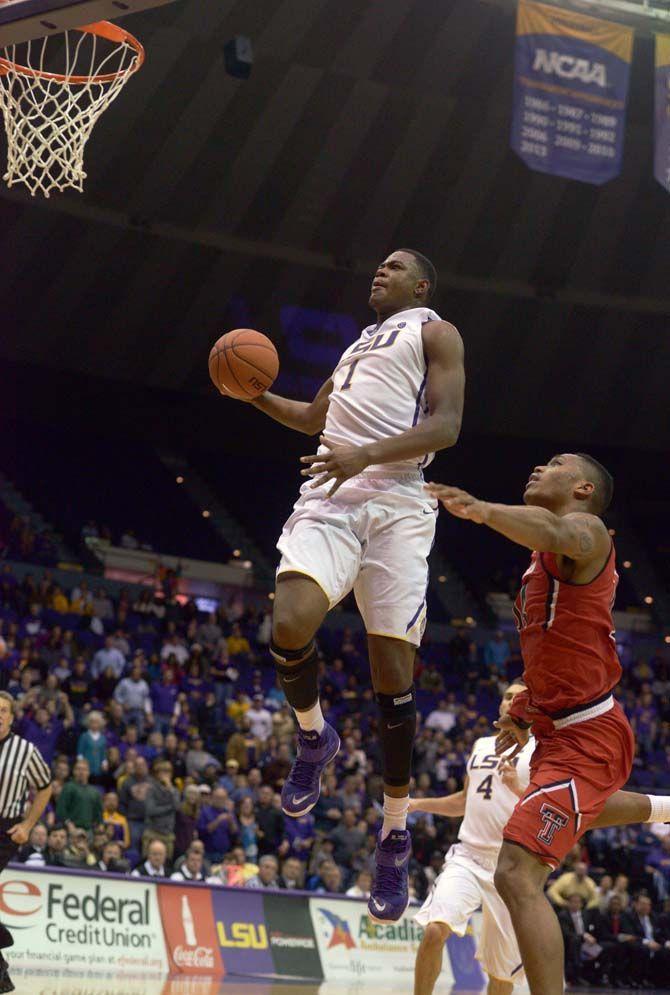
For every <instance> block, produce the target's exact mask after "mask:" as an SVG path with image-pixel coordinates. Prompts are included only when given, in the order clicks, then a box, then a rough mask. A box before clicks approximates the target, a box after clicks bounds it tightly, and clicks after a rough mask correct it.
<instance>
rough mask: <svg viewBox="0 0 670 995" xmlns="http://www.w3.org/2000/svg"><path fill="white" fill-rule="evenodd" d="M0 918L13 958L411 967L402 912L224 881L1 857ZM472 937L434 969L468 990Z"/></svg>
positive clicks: (301, 972) (111, 964) (307, 972)
mask: <svg viewBox="0 0 670 995" xmlns="http://www.w3.org/2000/svg"><path fill="white" fill-rule="evenodd" d="M0 921H2V922H3V923H5V925H7V926H8V927H9V929H10V930H11V931H12V935H13V937H14V946H13V947H12V948H11V950H10V951H9V955H10V957H11V963H12V966H13V967H14V966H15V965H16V966H17V967H21V966H23V967H25V968H26V969H28V968H30V969H41V968H48V969H49V970H53V971H54V973H62V972H63V971H72V972H73V973H74V972H81V971H87V972H90V973H96V972H99V973H100V974H108V973H110V972H113V973H121V974H124V973H127V974H128V976H133V977H138V976H140V977H141V976H144V975H146V976H152V977H157V976H160V975H168V974H169V975H172V976H175V975H180V974H181V975H187V976H189V977H198V976H200V977H203V978H205V977H213V978H223V977H225V976H226V975H243V976H247V977H256V978H273V979H274V978H280V979H312V980H315V981H323V980H326V981H331V980H332V981H338V980H341V981H351V980H352V979H366V978H369V979H370V980H374V979H380V980H381V979H389V980H391V979H395V980H402V979H404V978H407V979H408V980H409V978H410V977H411V974H412V971H413V968H414V957H415V954H416V951H417V948H418V945H419V942H420V940H421V936H422V935H423V934H422V930H421V928H420V927H419V926H417V924H416V923H415V922H414V920H413V917H412V910H411V909H410V910H408V914H407V915H405V916H404V918H403V919H401V920H400V921H399V922H398V923H397V924H395V925H388V926H380V925H378V924H376V923H374V922H373V921H372V920H371V919H370V918H369V916H368V915H367V907H366V903H365V902H364V901H360V900H356V899H348V898H340V897H338V896H335V895H314V894H311V893H308V892H293V891H264V890H255V889H243V888H224V887H217V886H208V885H203V884H183V883H181V882H176V881H162V880H158V881H156V880H151V879H149V878H128V877H123V876H121V875H117V874H105V875H101V874H96V873H93V872H89V871H66V870H56V869H53V870H43V869H39V868H31V867H27V866H26V865H24V864H12V865H10V866H9V867H8V868H7V869H6V870H5V871H4V872H3V873H2V874H1V875H0ZM474 949H475V944H474V937H473V935H472V934H471V933H470V934H468V935H466V936H465V937H464V938H463V939H459V938H458V937H451V938H450V940H449V942H448V944H447V951H448V956H445V958H444V967H443V974H444V980H445V981H446V982H447V983H451V984H456V985H457V986H458V987H462V988H469V989H470V990H471V991H473V990H477V989H479V988H481V987H483V984H484V979H483V976H482V974H481V971H480V968H479V965H478V964H477V962H476V961H475V960H474Z"/></svg>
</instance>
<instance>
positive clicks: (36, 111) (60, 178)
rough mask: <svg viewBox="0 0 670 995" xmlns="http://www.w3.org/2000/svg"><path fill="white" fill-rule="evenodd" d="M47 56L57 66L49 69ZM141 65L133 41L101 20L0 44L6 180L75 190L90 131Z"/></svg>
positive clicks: (81, 186) (141, 50)
mask: <svg viewBox="0 0 670 995" xmlns="http://www.w3.org/2000/svg"><path fill="white" fill-rule="evenodd" d="M59 41H60V42H61V44H62V49H61V50H59V49H58V42H59ZM54 48H56V52H54ZM54 57H55V58H57V59H58V62H59V66H58V67H57V68H60V69H61V70H64V71H62V72H53V71H52V69H53V68H56V67H53V66H52V65H51V62H50V61H48V60H53V59H54ZM143 63H144V48H143V47H142V45H141V44H140V42H139V41H138V40H137V39H136V38H134V37H133V35H131V34H129V33H128V32H127V31H124V30H123V28H120V27H118V26H117V25H116V24H111V23H110V22H108V21H99V22H98V23H97V24H87V25H86V26H85V27H82V28H76V29H74V30H71V31H66V32H64V33H63V34H62V35H58V36H57V38H54V37H51V38H42V39H40V40H39V41H32V42H31V41H27V42H23V43H22V44H20V45H19V44H17V45H11V46H7V47H6V48H4V49H3V48H0V109H1V110H2V112H3V115H4V119H5V131H6V133H7V145H8V154H7V172H6V173H5V176H4V179H5V181H6V183H7V185H8V186H10V187H11V186H13V185H14V184H15V183H23V184H25V186H27V187H28V189H29V190H30V192H31V194H32V195H33V196H35V194H36V193H37V192H38V191H39V192H41V193H42V194H44V196H45V197H48V196H49V194H50V193H51V191H52V190H59V191H62V190H66V189H68V188H72V189H74V190H78V191H79V192H80V193H81V192H82V191H83V189H84V180H85V179H86V173H85V171H84V151H85V149H86V143H87V142H88V140H89V138H90V137H91V132H92V131H93V128H94V127H95V124H96V122H97V121H98V118H99V117H100V116H101V115H102V114H103V113H104V112H105V111H106V110H107V108H108V107H109V105H110V104H111V103H112V102H113V101H114V100H116V98H117V97H118V95H119V94H120V92H121V90H122V89H123V87H124V86H125V85H126V83H127V82H128V80H129V79H130V77H131V76H132V75H133V74H134V73H136V72H137V70H138V69H140V68H141V67H142V65H143ZM47 67H48V68H47Z"/></svg>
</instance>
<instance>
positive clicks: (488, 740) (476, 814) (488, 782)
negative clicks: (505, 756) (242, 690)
mask: <svg viewBox="0 0 670 995" xmlns="http://www.w3.org/2000/svg"><path fill="white" fill-rule="evenodd" d="M495 748H496V737H495V736H482V738H481V739H478V740H476V741H475V743H474V746H473V747H472V754H471V755H470V759H469V760H468V766H467V775H468V790H467V794H466V797H465V816H464V818H463V822H462V823H461V828H460V832H459V834H458V838H459V840H460V841H461V843H465V844H467V846H469V847H471V848H472V849H475V850H481V851H484V853H485V854H486V856H487V857H489V858H492V857H493V856H494V855H496V854H497V853H498V851H499V850H500V847H501V846H502V835H503V829H504V828H505V826H506V824H507V822H508V821H509V818H510V816H511V814H512V811H513V809H514V806H515V805H516V803H517V802H518V800H519V799H518V796H517V795H515V794H514V792H513V791H511V790H510V789H509V788H508V787H507V786H506V785H505V784H503V780H502V778H501V776H500V774H499V773H498V770H499V767H500V757H497V756H496V750H495ZM534 749H535V740H534V739H533V737H532V736H531V738H530V739H529V740H528V743H527V744H526V745H525V746H524V748H523V750H521V752H520V753H519V754H518V756H517V757H515V758H514V760H513V761H512V763H514V764H515V765H516V769H517V773H518V775H519V780H520V782H521V785H522V787H523V788H524V789H525V788H526V787H527V786H528V782H529V781H530V758H531V756H532V755H533V750H534Z"/></svg>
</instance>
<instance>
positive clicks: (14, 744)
mask: <svg viewBox="0 0 670 995" xmlns="http://www.w3.org/2000/svg"><path fill="white" fill-rule="evenodd" d="M13 722H14V699H13V698H12V696H11V694H8V693H7V692H6V691H0V871H3V870H4V869H5V867H6V866H7V864H8V863H9V861H10V860H11V859H12V858H13V857H15V856H16V853H17V851H18V849H19V847H20V846H23V844H24V843H27V842H28V837H29V836H30V831H31V829H32V828H33V826H34V825H35V823H36V822H37V821H38V819H39V818H40V816H41V815H42V812H44V809H45V808H46V807H47V804H48V802H49V799H50V798H51V790H52V789H51V771H50V770H49V767H48V766H47V764H46V763H45V762H44V760H43V758H42V755H41V753H40V751H39V750H38V749H37V747H36V746H34V745H33V744H32V743H29V742H28V740H27V739H22V737H21V736H17V735H16V733H13V732H12V723H13ZM29 788H31V789H33V790H34V791H35V792H36V794H35V797H34V798H33V802H32V805H31V806H30V808H29V809H28V811H25V805H26V796H27V794H28V789H29ZM13 942H14V940H13V939H12V934H11V933H10V932H9V930H8V929H7V927H6V926H3V925H2V923H0V992H11V991H13V990H14V985H13V984H12V982H11V979H10V977H9V972H8V968H7V961H6V960H5V958H4V957H3V956H2V951H3V950H4V948H5V947H11V945H12V944H13Z"/></svg>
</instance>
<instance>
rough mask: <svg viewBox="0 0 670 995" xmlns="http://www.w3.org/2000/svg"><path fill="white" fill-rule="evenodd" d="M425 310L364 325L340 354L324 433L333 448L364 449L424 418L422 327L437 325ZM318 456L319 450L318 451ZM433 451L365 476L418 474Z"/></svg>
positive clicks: (374, 469)
mask: <svg viewBox="0 0 670 995" xmlns="http://www.w3.org/2000/svg"><path fill="white" fill-rule="evenodd" d="M440 320H441V318H440V316H439V315H438V314H436V313H435V311H432V310H431V309H430V308H427V307H415V308H409V309H408V310H406V311H398V312H397V314H394V315H391V317H390V318H387V319H386V320H385V321H382V322H381V324H379V325H368V327H367V328H364V329H363V331H362V332H361V335H360V337H359V338H358V339H357V341H356V342H354V343H353V345H350V346H349V348H348V349H347V350H346V352H345V353H344V354H343V355H342V358H341V359H340V361H339V363H338V364H337V366H336V367H335V371H334V373H333V377H332V379H333V385H334V386H333V391H332V393H331V395H330V402H329V404H328V413H327V416H326V425H325V428H324V435H325V437H326V439H327V440H328V441H329V442H331V443H335V444H338V445H352V446H364V445H366V444H368V443H370V442H377V441H379V440H380V439H390V438H391V437H393V436H396V435H400V434H401V433H402V432H406V431H407V429H409V428H412V427H413V426H414V425H418V424H419V423H420V422H421V421H423V420H424V418H426V417H427V415H428V405H427V403H426V378H427V375H428V364H427V362H426V357H425V355H424V349H423V337H422V328H423V326H424V325H425V324H426V322H427V321H440ZM319 452H324V450H323V449H320V450H319ZM433 456H434V454H433V453H426V454H425V455H424V456H422V457H421V456H419V457H415V458H414V459H411V460H404V461H402V462H398V463H384V464H383V465H381V466H370V467H368V468H367V470H365V471H364V472H365V473H366V474H367V475H368V476H370V475H374V476H385V477H390V476H395V475H397V474H398V473H408V472H411V471H416V470H421V469H423V467H425V466H428V464H429V463H430V462H431V460H432V459H433Z"/></svg>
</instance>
